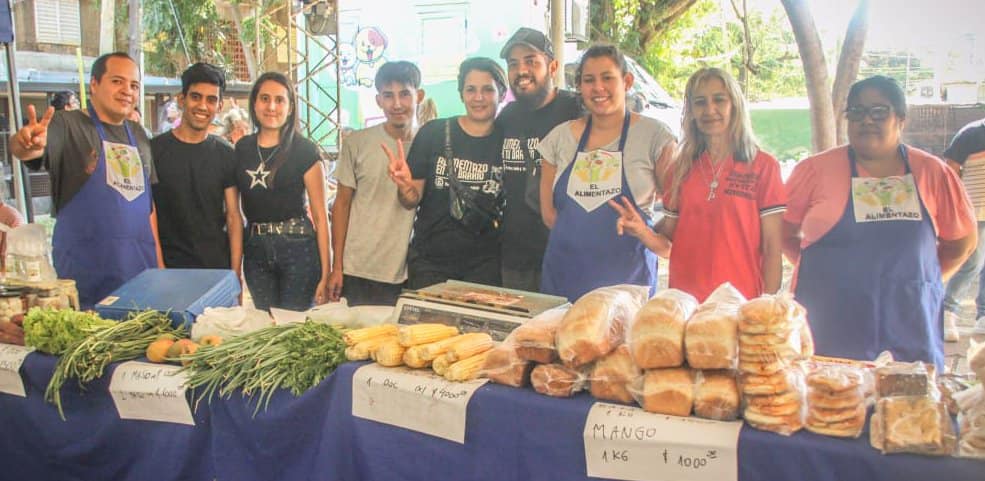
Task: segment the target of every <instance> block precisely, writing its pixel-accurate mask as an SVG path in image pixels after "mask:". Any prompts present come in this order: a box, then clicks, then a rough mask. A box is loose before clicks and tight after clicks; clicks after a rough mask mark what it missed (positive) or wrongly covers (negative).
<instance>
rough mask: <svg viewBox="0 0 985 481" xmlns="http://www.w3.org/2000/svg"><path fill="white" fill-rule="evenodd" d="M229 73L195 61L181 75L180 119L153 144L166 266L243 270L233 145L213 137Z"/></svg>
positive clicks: (151, 143)
mask: <svg viewBox="0 0 985 481" xmlns="http://www.w3.org/2000/svg"><path fill="white" fill-rule="evenodd" d="M225 88H226V75H225V73H223V71H222V70H220V69H219V68H218V67H216V66H214V65H210V64H207V63H196V64H194V65H192V66H190V67H188V69H186V70H185V71H184V73H182V74H181V93H180V94H178V96H177V99H176V100H177V103H178V106H179V107H180V109H181V123H180V124H178V126H177V127H175V128H174V129H171V130H169V131H167V132H165V133H163V134H161V135H158V136H157V137H154V138H153V139H152V140H151V142H150V145H151V151H152V152H153V154H154V161H155V163H156V164H157V175H158V184H157V186H155V188H154V202H155V204H156V205H157V210H158V214H157V217H158V226H159V230H160V235H161V249H162V251H163V252H164V265H165V266H167V267H177V268H197V269H232V270H234V271H236V273H237V274H239V273H240V272H241V269H240V268H241V265H242V259H243V219H242V217H240V213H239V189H238V188H237V187H236V158H235V157H234V155H233V147H232V146H231V145H229V144H228V143H227V142H226V141H225V140H224V139H222V138H221V137H218V136H215V135H210V134H209V127H211V126H212V122H213V120H215V117H216V113H217V112H218V110H219V106H220V105H221V104H222V94H223V91H224V90H225Z"/></svg>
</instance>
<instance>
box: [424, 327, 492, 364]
mask: <svg viewBox="0 0 985 481" xmlns="http://www.w3.org/2000/svg"><path fill="white" fill-rule="evenodd" d="M481 336H485V334H482V333H478V332H473V333H469V334H460V335H457V336H454V337H449V338H446V339H442V340H440V341H437V342H432V343H429V344H421V345H420V346H415V347H419V348H420V352H421V357H422V358H424V359H426V360H429V361H433V360H434V359H435V358H436V357H438V356H440V355H442V354H444V353H445V352H447V351H448V349H450V348H451V346H453V345H455V344H458V343H459V342H461V341H465V340H468V339H472V338H475V337H481Z"/></svg>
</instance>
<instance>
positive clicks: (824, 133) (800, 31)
mask: <svg viewBox="0 0 985 481" xmlns="http://www.w3.org/2000/svg"><path fill="white" fill-rule="evenodd" d="M780 1H781V3H783V9H784V10H786V12H787V18H789V19H790V27H791V28H792V29H793V34H794V38H796V39H797V48H798V50H799V51H800V59H801V62H803V65H804V79H805V81H806V83H807V98H808V100H809V101H810V104H811V141H812V144H813V149H814V152H820V151H822V150H827V149H830V148H831V147H834V146H835V145H836V142H837V139H836V137H835V116H834V108H833V106H832V101H831V90H829V87H828V65H827V62H826V61H825V59H824V49H823V47H822V46H821V37H820V36H818V34H817V27H816V26H815V25H814V17H813V15H812V14H811V11H810V8H809V7H808V5H807V1H806V0H780Z"/></svg>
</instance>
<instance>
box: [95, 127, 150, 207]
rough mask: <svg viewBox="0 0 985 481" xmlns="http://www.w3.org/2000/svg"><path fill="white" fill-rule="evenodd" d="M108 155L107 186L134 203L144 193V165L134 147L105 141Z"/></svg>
mask: <svg viewBox="0 0 985 481" xmlns="http://www.w3.org/2000/svg"><path fill="white" fill-rule="evenodd" d="M103 152H105V153H106V184H107V185H109V186H110V187H112V188H113V189H114V190H116V191H117V192H119V193H120V195H122V196H123V198H124V199H126V200H127V201H130V202H133V200H134V199H136V198H137V197H139V196H140V194H143V193H144V164H142V163H141V162H140V151H138V150H137V148H136V147H134V146H132V145H126V144H117V143H114V142H108V141H105V140H104V141H103Z"/></svg>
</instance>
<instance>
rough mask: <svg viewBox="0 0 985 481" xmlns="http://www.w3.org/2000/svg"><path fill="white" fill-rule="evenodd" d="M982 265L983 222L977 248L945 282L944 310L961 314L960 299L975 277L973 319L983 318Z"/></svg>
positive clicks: (984, 288)
mask: <svg viewBox="0 0 985 481" xmlns="http://www.w3.org/2000/svg"><path fill="white" fill-rule="evenodd" d="M983 264H985V222H979V223H978V247H977V248H976V249H975V252H973V253H972V254H971V257H968V260H966V261H964V264H962V265H961V268H959V269H958V272H955V273H954V276H953V277H951V280H949V281H948V282H947V289H946V290H945V291H944V309H945V310H947V311H950V312H954V313H959V312H961V298H963V297H964V295H965V291H967V290H968V286H970V285H971V282H972V281H973V280H974V279H975V278H976V277H977V278H978V296H977V297H976V298H975V309H976V311H977V313H976V314H975V318H976V319H977V318H979V317H982V316H985V272H983V271H982V265H983Z"/></svg>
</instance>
